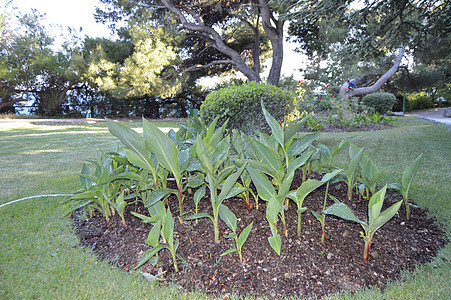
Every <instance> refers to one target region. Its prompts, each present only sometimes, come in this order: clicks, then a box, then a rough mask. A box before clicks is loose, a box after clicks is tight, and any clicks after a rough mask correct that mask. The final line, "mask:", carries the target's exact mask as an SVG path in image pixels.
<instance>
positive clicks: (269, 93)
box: [200, 81, 296, 134]
mask: <svg viewBox="0 0 451 300" xmlns="http://www.w3.org/2000/svg"><path fill="white" fill-rule="evenodd" d="M262 102H263V104H264V106H265V108H266V110H268V112H269V113H270V114H271V115H272V116H273V117H274V118H275V119H276V120H277V121H279V122H280V123H282V122H283V120H284V117H287V116H288V115H290V114H291V113H293V112H295V111H296V96H295V95H294V93H292V92H289V91H286V90H283V89H281V88H278V87H276V86H273V85H270V84H265V83H256V82H254V81H252V82H249V83H247V84H244V85H233V86H230V87H226V88H222V89H220V90H217V91H215V92H212V93H210V94H209V95H208V96H207V98H206V99H205V101H204V102H203V103H202V105H201V107H200V115H201V117H202V119H203V120H204V121H205V122H206V124H208V123H209V122H211V121H213V120H214V119H215V118H216V117H219V120H218V121H219V124H221V123H223V122H225V121H226V120H227V119H229V123H228V129H240V130H241V131H243V132H244V133H246V134H252V133H253V132H255V131H267V128H268V127H267V124H266V121H265V117H264V116H263V112H262V109H261V103H262Z"/></svg>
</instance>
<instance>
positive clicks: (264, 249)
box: [74, 176, 447, 298]
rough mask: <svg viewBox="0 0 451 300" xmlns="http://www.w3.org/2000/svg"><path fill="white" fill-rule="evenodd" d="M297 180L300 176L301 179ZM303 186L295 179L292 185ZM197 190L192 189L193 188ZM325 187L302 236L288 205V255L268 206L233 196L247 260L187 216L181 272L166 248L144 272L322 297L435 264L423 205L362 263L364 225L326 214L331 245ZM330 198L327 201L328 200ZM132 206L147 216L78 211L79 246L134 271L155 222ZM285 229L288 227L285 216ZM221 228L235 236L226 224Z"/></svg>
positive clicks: (360, 207)
mask: <svg viewBox="0 0 451 300" xmlns="http://www.w3.org/2000/svg"><path fill="white" fill-rule="evenodd" d="M297 178H299V176H297ZM299 184H300V181H299V179H297V180H296V181H295V182H294V183H293V186H292V188H293V189H294V188H295V187H296V186H297V185H299ZM193 192H194V191H193ZM324 192H325V189H324V187H323V188H320V189H319V190H317V191H315V192H314V193H312V194H311V195H310V196H308V197H307V198H306V199H305V201H304V206H305V207H308V209H309V210H308V211H307V212H305V213H304V214H303V215H302V233H301V236H297V235H296V226H297V223H296V222H297V215H296V207H295V205H294V204H293V203H290V206H289V208H288V209H287V210H286V212H285V213H286V214H285V215H286V219H287V225H288V237H282V253H281V255H280V256H278V255H277V254H276V253H275V252H274V251H273V250H272V248H271V247H270V245H269V243H268V240H267V239H268V237H269V236H270V234H271V233H270V229H269V226H268V223H267V221H266V217H265V203H264V202H261V203H260V207H259V210H255V209H254V208H252V209H251V210H247V209H246V207H245V205H244V203H243V200H241V199H231V200H227V201H226V203H225V204H226V205H227V206H228V207H229V208H230V209H231V210H232V211H233V212H234V213H235V214H236V215H237V217H238V227H239V230H238V232H241V230H243V229H244V228H245V227H246V226H247V225H248V224H250V223H251V222H254V223H253V229H252V232H251V234H250V235H249V238H248V240H247V242H246V244H245V245H244V247H243V256H244V262H243V263H240V261H239V259H238V255H237V254H236V253H233V254H230V255H227V256H224V257H222V258H221V257H220V255H221V253H223V252H224V251H226V250H227V249H229V248H231V247H232V246H233V241H232V240H228V239H225V238H221V239H220V242H219V243H218V244H215V243H214V241H213V226H212V223H211V221H210V220H209V219H200V220H199V221H198V223H197V224H196V222H195V221H189V222H188V221H185V222H183V223H181V222H180V221H179V220H178V218H177V217H175V219H176V224H175V231H176V232H177V234H176V238H177V239H179V240H180V247H179V249H178V252H177V253H178V255H179V256H180V258H181V259H182V260H179V268H180V272H178V273H174V270H173V265H172V261H171V256H170V254H169V252H168V251H166V250H163V251H161V253H160V256H159V257H160V263H159V268H157V267H154V266H153V265H151V264H150V263H147V264H145V265H144V266H142V267H141V268H140V270H141V271H142V272H144V273H151V274H157V273H160V272H161V271H166V273H165V274H164V277H163V278H164V281H163V283H162V284H165V283H167V282H172V283H174V284H176V285H178V286H181V287H183V288H184V289H186V290H200V291H203V292H206V293H208V294H213V295H218V294H232V293H234V294H238V295H241V296H244V295H266V296H268V297H270V298H271V297H275V296H277V297H284V296H286V297H288V296H305V297H310V296H313V297H314V296H316V297H319V298H320V297H322V296H325V295H328V294H332V293H336V292H340V291H343V290H351V291H354V290H358V289H360V288H363V287H367V286H378V287H380V288H382V289H383V288H384V287H385V285H386V283H387V281H388V280H391V281H393V280H397V279H399V278H400V272H401V270H404V269H412V268H414V267H415V265H418V264H424V263H426V262H428V261H430V260H431V259H432V258H433V257H434V256H435V255H436V253H437V251H438V250H439V249H440V248H441V247H442V246H443V245H444V244H445V243H447V240H446V238H445V236H444V233H443V231H442V229H441V228H440V227H438V226H437V224H436V223H435V222H434V220H433V219H430V218H429V217H428V214H427V212H426V211H425V210H421V209H419V208H415V207H414V208H412V209H411V213H412V218H411V220H409V221H407V220H406V219H405V210H404V208H403V207H402V208H401V210H400V212H399V215H397V216H395V217H394V218H393V219H392V220H390V221H389V222H388V223H387V224H386V225H385V226H383V227H382V228H381V229H379V231H378V232H376V234H375V236H374V239H373V245H372V248H371V255H370V259H369V261H368V262H367V263H365V262H364V261H363V258H362V255H363V254H362V253H363V239H362V238H361V237H360V234H359V232H360V231H361V230H362V228H361V226H360V225H359V224H356V223H352V222H347V221H343V220H342V219H338V218H334V217H332V216H328V217H327V221H326V242H325V244H324V245H323V244H322V243H321V240H320V237H321V226H320V223H319V222H318V221H317V220H316V219H315V218H314V217H313V215H312V214H311V212H310V210H315V211H317V212H319V211H320V210H321V209H322V202H323V199H324ZM330 193H331V194H332V195H334V196H335V197H337V198H338V199H339V200H341V201H344V202H345V203H347V204H348V205H349V206H350V207H351V208H352V210H353V211H354V213H355V214H356V215H357V217H359V218H361V219H364V220H366V215H367V201H365V200H361V201H359V200H358V199H357V197H356V198H355V199H354V200H353V201H352V202H349V201H348V200H347V199H346V186H345V185H344V184H343V183H338V184H334V185H333V186H331V188H330ZM400 199H401V198H400V196H399V195H397V194H395V193H392V192H389V193H387V197H386V200H385V204H384V209H385V208H387V207H388V205H389V204H392V203H394V202H395V201H399V200H400ZM184 204H185V210H186V211H189V210H192V209H193V201H192V194H190V195H187V197H186V198H185V202H184ZM330 204H332V203H328V205H330ZM170 208H171V211H172V212H173V213H174V216H175V215H177V212H178V202H177V200H176V198H170ZM130 211H136V212H139V213H142V214H146V209H145V208H144V207H143V206H142V205H140V204H134V205H129V206H128V208H127V215H126V221H127V226H124V225H122V224H121V223H120V219H119V218H118V217H117V216H116V217H115V218H113V219H111V220H110V221H109V222H106V221H105V220H104V219H103V218H102V217H101V216H99V215H96V216H95V217H93V218H91V219H90V220H82V219H81V218H78V217H77V215H74V220H75V223H76V232H77V233H78V235H79V236H80V239H81V244H82V245H84V246H86V247H89V248H91V249H92V250H93V251H94V252H95V253H97V254H98V255H99V256H100V257H101V258H104V259H109V260H112V261H114V262H115V263H116V264H117V265H118V266H119V267H121V268H123V269H125V270H132V269H133V267H134V266H135V265H136V264H137V263H138V261H139V260H140V259H141V257H142V255H143V254H144V253H145V252H146V251H147V250H149V249H150V247H149V246H148V245H146V244H145V241H146V239H147V235H148V233H149V231H150V228H151V226H150V225H147V224H143V223H142V222H141V221H140V220H139V219H137V218H134V217H133V216H132V215H131V214H130ZM199 212H209V213H211V207H210V202H209V199H204V200H203V201H202V202H201V204H200V207H199ZM279 227H280V228H279V229H280V230H281V231H282V228H281V227H282V226H281V223H280V221H279ZM220 232H221V235H222V234H226V233H229V232H230V231H229V229H228V228H227V227H226V225H225V224H224V223H223V222H222V221H220Z"/></svg>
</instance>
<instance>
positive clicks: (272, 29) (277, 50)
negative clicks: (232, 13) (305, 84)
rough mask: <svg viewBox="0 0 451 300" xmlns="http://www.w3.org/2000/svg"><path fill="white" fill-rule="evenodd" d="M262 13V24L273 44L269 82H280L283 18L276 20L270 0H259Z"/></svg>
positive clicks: (276, 83)
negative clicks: (271, 9) (269, 3)
mask: <svg viewBox="0 0 451 300" xmlns="http://www.w3.org/2000/svg"><path fill="white" fill-rule="evenodd" d="M258 3H259V6H260V14H261V16H262V25H263V29H264V30H265V32H266V34H267V36H268V38H269V40H270V41H271V46H272V64H271V69H270V71H269V76H268V83H270V84H273V85H278V84H279V79H280V73H281V71H282V62H283V25H284V21H283V20H276V19H275V18H274V16H273V14H272V13H271V11H270V9H269V6H268V1H267V0H259V1H258Z"/></svg>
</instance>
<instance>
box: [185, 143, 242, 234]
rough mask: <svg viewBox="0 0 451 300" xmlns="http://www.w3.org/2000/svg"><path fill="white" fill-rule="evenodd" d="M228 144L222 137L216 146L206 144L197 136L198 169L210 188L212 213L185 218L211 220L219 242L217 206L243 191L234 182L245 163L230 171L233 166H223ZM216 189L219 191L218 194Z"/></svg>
mask: <svg viewBox="0 0 451 300" xmlns="http://www.w3.org/2000/svg"><path fill="white" fill-rule="evenodd" d="M229 148H230V144H229V142H228V139H223V140H222V141H221V142H220V143H219V144H217V145H216V147H212V146H210V145H208V144H207V143H206V142H205V141H204V139H202V138H201V137H200V136H198V138H197V140H196V153H197V157H198V159H199V161H200V164H201V165H202V169H201V170H200V171H201V172H203V173H204V174H205V182H206V184H207V185H208V189H209V190H210V200H211V207H212V209H213V215H209V214H206V213H202V214H195V215H192V216H189V217H187V218H185V220H194V219H199V218H204V217H207V218H209V219H211V220H212V222H213V229H214V237H215V243H217V242H219V227H218V220H219V207H220V206H221V204H222V203H223V202H224V200H226V199H227V198H230V197H234V196H236V195H239V194H241V193H243V191H244V188H242V187H241V188H237V187H236V186H235V183H236V181H237V179H238V178H239V176H240V175H241V174H242V172H243V171H244V169H245V167H246V164H244V165H243V166H242V167H241V168H239V169H238V171H236V172H235V173H233V174H232V172H233V171H234V169H235V166H234V165H233V166H226V167H224V162H225V160H226V158H227V157H228V154H229ZM218 190H220V191H221V192H220V193H219V195H218ZM232 193H233V194H232Z"/></svg>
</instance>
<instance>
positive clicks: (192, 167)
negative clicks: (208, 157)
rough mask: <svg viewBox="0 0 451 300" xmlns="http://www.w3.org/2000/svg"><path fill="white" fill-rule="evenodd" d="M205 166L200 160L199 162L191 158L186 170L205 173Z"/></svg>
mask: <svg viewBox="0 0 451 300" xmlns="http://www.w3.org/2000/svg"><path fill="white" fill-rule="evenodd" d="M203 169H204V168H203V166H202V163H201V162H200V160H198V159H197V158H192V157H191V158H190V160H189V165H188V167H187V168H186V171H188V172H198V171H203Z"/></svg>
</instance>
